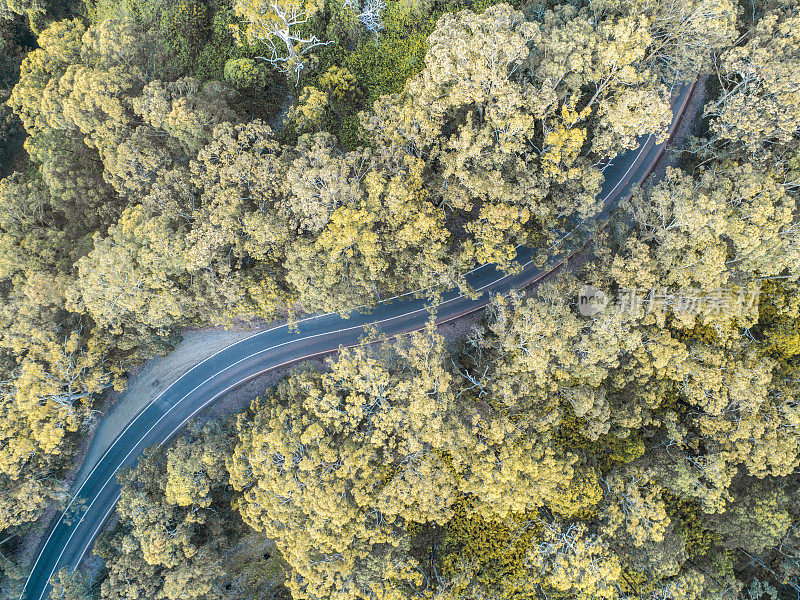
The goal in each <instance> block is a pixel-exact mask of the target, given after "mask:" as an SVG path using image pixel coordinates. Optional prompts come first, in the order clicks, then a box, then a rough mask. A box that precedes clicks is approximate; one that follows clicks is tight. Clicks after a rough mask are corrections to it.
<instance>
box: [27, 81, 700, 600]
mask: <svg viewBox="0 0 800 600" xmlns="http://www.w3.org/2000/svg"><path fill="white" fill-rule="evenodd" d="M693 88H694V84H692V85H686V86H680V87H677V88H676V89H675V91H674V94H673V102H672V108H673V115H674V116H673V121H672V124H671V126H670V136H672V134H673V133H674V131H675V129H676V128H677V125H678V123H679V121H680V119H681V117H682V116H683V113H684V112H685V110H686V106H687V103H688V100H689V98H690V96H691V93H692V90H693ZM665 144H666V142H665V143H663V144H656V143H655V140H654V139H653V138H652V136H648V137H645V138H644V139H642V140H640V144H639V147H638V148H637V149H636V150H634V151H630V152H628V153H625V154H623V155H620V156H618V157H617V158H616V159H615V160H614V161H612V162H611V163H609V164H607V165H606V166H605V167H604V174H605V184H604V185H603V188H602V192H601V195H602V198H603V203H604V209H603V211H602V213H601V214H600V216H599V219H601V220H602V219H605V218H606V217H607V216H608V215H609V213H610V211H611V210H612V209H613V208H614V206H616V204H617V202H618V201H619V199H620V198H623V197H625V196H626V195H627V194H628V193H629V192H630V189H631V186H632V185H634V184H639V183H642V182H643V181H644V180H645V179H646V178H647V176H648V175H649V174H650V172H651V171H652V169H653V167H654V165H655V164H656V162H657V161H658V159H659V158H660V157H661V154H662V153H663V151H664V146H665ZM576 249H577V247H576ZM518 250H519V254H518V259H517V260H518V262H519V263H520V264H521V265H522V269H521V270H520V271H519V272H518V273H517V274H506V273H503V272H501V271H499V270H497V269H496V268H495V267H494V266H493V265H484V266H482V267H480V268H477V269H475V270H473V271H472V272H471V273H470V274H469V276H468V282H469V284H470V285H471V286H472V288H473V289H474V290H475V292H476V293H477V294H476V295H477V297H476V298H469V297H467V296H464V295H462V294H460V293H458V292H456V291H453V292H449V293H448V294H445V295H444V296H443V298H442V301H441V302H440V303H439V304H438V305H437V306H436V307H435V310H436V322H437V324H441V323H446V322H448V321H452V320H454V319H458V318H459V317H462V316H464V315H467V314H469V313H473V312H475V311H479V310H481V309H483V308H484V307H485V306H486V304H487V303H488V302H489V300H490V299H491V297H492V296H494V295H496V294H505V293H508V292H509V291H510V290H512V289H522V288H524V287H527V286H530V285H531V284H534V283H536V282H537V281H538V280H540V279H542V278H543V277H546V276H547V275H548V274H550V273H552V272H553V271H554V270H555V269H557V268H559V266H560V265H561V264H563V263H564V261H565V260H567V259H568V258H569V257H570V256H571V255H572V253H573V252H574V250H573V251H572V252H570V251H563V252H562V253H561V255H560V256H558V257H557V258H556V259H554V261H552V262H551V263H550V265H549V266H548V267H546V268H545V269H537V268H536V267H535V266H534V264H533V262H532V260H531V258H532V252H531V251H530V250H529V249H527V248H519V249H518ZM429 316H430V312H429V310H428V307H427V302H426V301H425V300H420V299H415V298H413V297H412V295H411V294H407V295H406V296H403V297H398V298H394V299H392V301H391V302H385V303H382V304H380V305H379V306H378V307H377V308H376V309H375V310H374V311H373V312H372V313H371V314H352V315H351V316H350V317H349V318H346V319H343V318H342V317H340V316H338V315H336V314H324V315H315V316H312V317H309V318H306V319H303V320H302V321H299V322H298V323H297V328H296V330H291V331H290V329H289V328H288V326H287V325H280V326H277V327H273V328H271V329H267V330H265V331H261V332H259V333H256V334H254V335H252V336H250V337H248V338H245V339H243V340H241V341H239V342H236V343H235V344H232V345H230V346H228V347H227V348H224V349H222V350H220V351H219V352H217V353H216V354H213V355H212V356H210V357H208V358H206V359H205V360H203V361H202V362H200V363H198V364H197V365H195V366H194V367H192V368H191V369H190V370H188V371H187V372H186V373H184V374H183V375H182V376H180V377H179V378H178V379H177V380H176V381H174V382H173V383H172V384H171V385H170V386H169V387H168V388H167V389H166V390H164V391H163V392H162V393H161V394H159V395H158V397H156V398H154V399H153V400H152V401H151V402H150V403H149V404H148V405H147V406H146V407H145V408H144V409H143V410H142V411H141V412H140V413H139V414H137V415H136V416H135V417H134V418H133V419H132V420H131V421H130V422H129V423H128V424H127V426H126V427H125V428H124V429H123V430H122V431H121V432H120V434H119V435H118V436H117V438H116V439H115V440H114V441H113V442H112V443H111V444H110V445H109V446H108V447H107V448H106V449H105V453H104V454H103V455H102V457H101V458H100V460H99V461H98V462H97V464H96V465H95V466H94V468H93V469H92V470H91V472H90V473H89V475H88V476H87V477H85V478H83V479H82V481H79V482H78V484H76V488H75V489H73V490H71V492H72V497H73V498H82V499H84V500H85V502H86V510H85V512H84V513H83V515H82V517H81V518H80V519H79V520H76V521H75V520H74V521H73V522H71V521H70V520H69V519H65V518H64V515H63V513H62V515H61V516H60V517H59V518H58V519H57V520H54V521H55V522H54V523H53V524H52V525H51V527H50V530H49V532H48V537H47V540H46V542H45V544H44V546H43V547H42V549H41V551H40V553H39V555H38V557H37V559H36V562H35V563H34V566H33V569H32V571H31V574H30V575H29V577H28V579H27V581H26V583H25V587H24V588H23V596H25V598H26V600H43V598H45V597H46V596H47V595H48V594H49V591H50V585H49V580H50V577H51V576H52V575H53V574H54V573H56V572H57V571H58V570H60V569H61V568H64V567H70V568H75V567H76V566H77V565H78V564H79V563H80V561H81V559H82V558H83V557H84V555H85V554H86V553H87V551H88V550H89V548H90V547H91V545H92V542H93V541H94V539H95V537H96V536H97V534H98V532H99V531H100V529H101V528H102V527H103V524H104V523H105V521H106V520H107V519H108V517H109V515H111V513H112V511H113V510H114V508H115V506H116V504H117V500H118V499H119V495H120V488H119V485H118V484H117V480H116V474H117V472H118V471H119V470H120V469H121V468H124V467H127V466H130V465H132V464H133V463H135V462H136V460H137V459H138V458H139V456H141V454H142V451H143V450H144V449H145V448H147V447H149V446H152V445H154V444H163V443H165V442H167V441H168V440H170V439H171V438H172V437H173V436H174V435H175V434H176V433H177V432H178V431H179V430H180V429H181V428H182V427H183V426H184V425H185V424H186V423H187V421H189V420H190V419H191V418H192V417H194V416H195V415H197V414H198V413H199V412H200V411H202V410H203V409H204V408H206V407H207V406H208V405H209V404H211V403H212V402H214V401H215V400H216V399H218V398H219V397H221V396H222V395H224V394H225V393H226V392H228V391H230V390H232V389H234V388H236V387H238V386H240V385H241V384H243V383H245V382H246V381H248V380H250V379H252V378H254V377H256V376H258V375H260V374H262V373H264V372H265V371H269V370H271V369H274V368H277V367H280V366H283V365H286V364H288V363H293V362H297V361H301V360H303V359H307V358H310V357H313V356H316V355H319V354H324V353H328V352H331V351H333V350H336V349H337V348H339V347H340V346H352V345H355V344H357V343H358V342H359V340H360V338H361V337H362V335H363V329H364V326H366V325H371V324H375V325H378V326H379V329H380V331H381V332H382V333H384V334H387V335H389V336H393V335H399V334H402V333H406V332H409V331H414V330H417V329H421V328H423V327H424V326H425V323H426V321H427V320H428V318H429ZM71 504H72V503H70V505H71ZM69 508H70V507H68V508H67V510H69Z"/></svg>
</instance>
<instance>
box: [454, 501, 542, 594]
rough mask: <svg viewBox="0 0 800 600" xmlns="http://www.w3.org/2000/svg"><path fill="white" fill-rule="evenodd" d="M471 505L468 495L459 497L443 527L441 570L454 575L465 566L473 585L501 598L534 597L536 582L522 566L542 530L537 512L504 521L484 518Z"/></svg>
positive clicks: (459, 572) (515, 515)
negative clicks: (491, 591) (448, 520)
mask: <svg viewBox="0 0 800 600" xmlns="http://www.w3.org/2000/svg"><path fill="white" fill-rule="evenodd" d="M473 504H474V502H473V501H472V500H471V499H470V498H468V497H466V496H463V497H461V498H460V499H459V500H458V502H456V504H455V506H454V510H455V514H454V516H453V518H452V519H451V520H450V522H449V523H447V525H446V526H445V536H444V541H443V543H442V546H443V550H442V559H441V568H442V571H443V573H444V574H445V575H446V576H447V577H453V578H455V577H457V576H458V575H460V574H461V573H462V571H463V570H465V566H466V565H468V568H469V569H471V571H472V575H473V576H472V582H473V584H475V583H477V584H478V586H482V587H485V588H486V589H490V590H494V591H495V592H497V593H498V595H499V597H500V598H504V599H505V598H508V599H510V598H514V599H523V598H525V599H527V598H536V593H535V590H534V584H535V583H536V581H535V580H533V579H531V573H530V572H529V571H528V570H527V569H526V567H525V558H526V556H527V553H528V551H529V550H530V548H531V546H532V545H533V544H535V543H536V532H537V531H539V530H540V529H541V525H540V523H539V521H538V519H537V517H536V515H533V514H514V515H512V516H510V517H509V518H508V519H504V520H503V521H487V520H486V519H484V518H482V517H481V516H480V515H479V514H478V513H476V512H475V510H474V508H473ZM454 591H455V590H454ZM454 596H455V597H458V594H454Z"/></svg>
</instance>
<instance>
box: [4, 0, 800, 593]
mask: <svg viewBox="0 0 800 600" xmlns="http://www.w3.org/2000/svg"><path fill="white" fill-rule="evenodd" d="M799 11H800V7H798V5H797V3H796V2H795V1H792V0H770V1H764V2H756V1H747V2H744V1H742V2H736V1H735V0H688V1H684V2H677V1H673V0H660V1H655V2H654V1H644V0H591V1H579V2H573V3H569V4H556V3H553V2H544V3H542V2H522V1H521V0H520V1H516V2H513V3H511V4H507V3H495V2H490V1H488V0H453V1H452V2H444V0H421V1H413V0H385V1H384V0H364V2H359V1H358V0H343V1H340V0H330V1H329V2H327V3H322V2H313V1H308V2H302V1H300V0H273V1H270V2H266V1H264V0H247V1H245V0H235V1H232V0H213V1H209V2H201V1H199V0H181V1H180V2H175V3H173V2H166V1H165V0H86V1H85V2H65V1H61V0H0V46H2V48H1V49H2V50H3V52H0V93H1V94H2V95H3V100H7V102H4V104H3V105H2V108H0V140H2V142H1V143H2V151H0V160H1V161H2V162H3V169H2V174H3V175H5V176H4V178H3V179H2V180H0V249H2V252H0V295H2V301H0V353H1V355H2V361H1V362H0V369H1V370H2V372H3V376H2V377H0V423H2V424H3V425H2V427H0V539H3V540H4V541H3V542H2V543H0V567H1V568H2V572H3V575H2V578H3V579H2V582H1V583H0V587H2V594H3V595H4V597H5V596H8V597H11V596H13V595H14V594H15V591H14V590H15V589H16V588H15V587H14V585H15V584H14V582H15V581H19V579H20V577H21V576H22V574H23V570H22V569H21V568H20V567H19V566H18V565H15V564H14V562H13V560H12V559H13V558H14V554H15V549H16V548H17V546H18V545H19V542H20V540H21V539H22V538H21V536H22V535H23V534H25V533H26V532H29V531H30V530H31V527H32V524H33V523H35V522H36V520H37V519H38V518H40V517H41V516H42V515H43V514H44V512H45V510H46V509H47V507H48V506H54V505H55V506H58V505H59V503H63V502H64V500H65V499H66V498H67V496H68V495H67V490H66V488H65V486H64V484H63V478H64V475H65V473H66V471H67V470H68V469H69V467H70V464H71V460H72V458H73V455H74V452H75V449H76V447H77V444H78V442H79V440H80V439H81V437H82V436H83V435H84V434H85V433H87V432H88V431H90V430H91V428H92V426H93V423H94V421H95V419H97V417H98V413H99V408H98V407H101V406H102V398H103V394H104V393H105V392H106V391H108V390H110V389H112V388H115V389H122V388H123V387H124V385H125V379H126V377H127V376H128V374H129V373H130V371H131V370H132V369H133V368H135V367H137V366H139V365H141V364H142V363H143V362H144V361H145V360H147V359H148V358H150V357H152V356H155V355H158V354H164V353H166V352H168V351H169V350H170V349H171V348H173V347H174V345H175V344H176V343H177V341H178V340H179V338H180V332H181V331H182V330H183V329H184V328H186V327H191V326H198V325H218V324H224V323H230V322H232V321H234V320H240V321H252V320H254V319H261V320H263V321H271V320H274V319H278V318H287V317H288V318H292V317H293V316H295V315H297V314H300V313H313V312H318V311H330V312H339V313H341V314H347V313H349V312H350V311H352V310H354V309H359V308H362V309H363V308H365V307H369V306H372V305H374V304H375V303H376V302H378V301H380V300H381V299H383V298H385V297H387V296H392V295H394V294H397V293H403V292H408V291H414V290H423V291H422V292H420V293H421V294H423V295H429V296H431V297H435V296H436V295H437V294H438V293H441V292H442V291H444V290H446V289H451V288H454V287H458V288H460V289H461V290H462V291H464V292H465V293H469V291H470V290H469V286H468V284H467V281H466V279H465V274H466V273H467V272H468V271H469V270H470V269H472V268H474V267H476V266H478V265H481V264H485V263H495V264H497V265H498V266H499V268H501V269H503V270H506V271H509V272H510V271H514V270H516V269H518V268H519V265H518V264H517V262H516V257H517V255H516V252H517V247H518V246H519V245H526V246H529V247H531V248H533V249H534V250H535V251H537V252H538V254H537V256H538V257H540V258H541V259H542V260H545V261H546V259H547V256H546V252H545V251H546V250H547V249H549V248H552V247H553V245H554V243H555V242H556V241H557V240H560V239H562V238H563V236H564V234H565V232H568V231H570V230H572V229H574V228H575V227H576V225H577V224H579V223H583V222H587V221H589V222H593V220H594V219H595V218H596V217H597V216H598V215H599V213H600V212H601V210H602V209H603V208H604V206H603V203H602V199H601V198H599V197H598V193H599V191H600V189H601V186H602V184H603V181H604V175H603V167H604V166H605V165H606V164H607V162H608V161H609V160H612V159H614V158H615V157H617V156H619V155H620V154H622V153H624V152H626V151H628V150H631V149H633V148H636V147H637V145H638V143H639V139H640V138H641V136H644V135H652V136H653V137H654V138H655V140H656V141H659V142H660V141H664V140H665V139H666V136H667V130H668V127H669V125H670V123H671V122H672V119H673V114H672V109H671V104H670V100H671V98H672V92H673V90H674V88H675V86H676V85H680V84H682V83H687V82H691V81H694V80H696V79H698V78H700V80H702V81H704V82H705V89H706V91H707V98H706V99H705V107H704V110H703V114H702V119H701V120H700V121H699V122H698V123H696V124H695V128H694V134H695V135H694V136H693V137H692V138H691V140H689V142H688V143H686V144H685V145H684V148H683V152H682V154H681V156H680V157H678V159H677V160H675V161H674V165H675V167H674V168H670V169H668V170H667V172H666V174H665V175H664V176H663V177H661V179H660V180H659V181H657V182H654V183H652V184H649V185H647V186H645V187H644V188H642V189H637V190H636V191H635V192H634V193H633V194H632V195H631V197H630V198H628V199H625V201H624V202H622V203H621V204H620V206H619V207H618V210H617V211H616V214H615V215H614V217H613V219H612V221H611V223H610V224H609V225H608V226H607V227H606V228H605V229H603V230H598V232H597V233H596V235H594V236H593V237H592V239H591V240H590V243H589V245H588V246H587V247H586V248H585V249H584V251H583V254H582V256H584V257H585V260H584V261H582V262H580V263H579V265H578V266H577V267H576V268H575V269H573V270H572V271H570V272H568V273H564V274H562V275H561V276H559V277H558V278H555V279H553V280H551V281H550V282H548V283H547V284H545V285H542V286H540V287H539V288H537V289H536V290H535V291H534V292H533V293H532V294H530V295H529V297H527V298H523V297H522V296H517V295H515V296H512V297H511V298H506V299H496V300H495V301H494V302H493V303H492V305H491V306H490V307H489V309H488V312H487V315H486V316H485V318H484V319H483V320H482V321H481V322H480V324H479V325H478V326H476V328H475V329H474V331H473V332H472V333H471V334H470V336H469V337H468V338H467V339H465V340H462V342H461V344H460V345H458V346H457V347H456V346H453V345H452V344H451V345H449V346H448V345H446V344H445V342H444V340H443V339H442V338H441V337H440V335H439V334H438V333H437V332H436V331H435V330H433V329H431V328H429V329H427V330H426V331H424V332H420V333H418V334H415V335H414V336H411V338H410V339H407V340H402V341H400V342H397V343H393V344H389V343H365V344H364V345H362V346H360V347H358V348H356V349H352V350H348V351H343V352H342V353H341V354H340V355H339V356H338V357H337V358H336V359H335V360H333V361H332V362H331V364H330V369H329V370H328V371H326V372H323V373H318V372H302V373H297V374H294V375H292V376H290V377H289V378H288V379H287V380H286V381H285V382H283V383H282V384H281V385H280V386H278V387H277V388H275V389H271V390H268V391H266V392H265V393H264V394H263V395H262V396H261V397H260V398H259V399H258V400H257V401H255V402H254V403H253V405H252V407H251V409H250V411H248V412H247V413H245V414H243V415H240V416H239V417H238V419H237V420H236V421H235V422H234V421H226V422H224V423H219V424H217V425H216V426H214V427H210V428H207V429H202V430H197V431H192V432H190V434H189V435H188V436H187V437H186V438H185V439H183V440H182V441H180V442H178V443H177V444H176V445H174V446H173V447H171V448H169V449H168V450H162V451H158V452H153V453H150V454H148V455H147V456H146V457H145V458H143V459H142V461H141V462H140V465H139V466H138V467H137V468H136V469H135V470H133V471H131V472H130V473H128V474H126V475H125V476H124V477H123V478H122V482H123V484H124V490H125V491H124V492H123V497H122V500H121V503H120V506H119V510H118V514H119V517H120V521H119V524H118V525H117V527H116V528H115V529H114V531H113V532H112V533H110V534H108V535H106V536H105V538H104V539H103V541H101V542H99V543H98V545H97V552H98V554H99V555H101V556H102V557H103V558H104V559H105V564H106V567H105V571H103V573H102V576H101V578H100V579H101V581H99V583H98V582H95V583H96V585H95V587H94V588H92V587H91V584H92V582H90V581H88V580H87V579H86V576H84V575H81V574H78V575H71V576H67V575H65V576H64V577H63V579H62V582H61V584H59V585H58V586H56V588H55V592H54V593H55V594H56V597H65V596H71V595H73V594H77V595H78V596H80V597H82V598H83V597H85V596H81V594H88V593H89V592H86V590H87V589H92V590H95V591H92V592H91V593H92V594H94V593H95V592H96V589H97V586H98V585H99V589H100V592H99V593H100V595H101V596H107V597H109V598H111V597H113V598H119V599H122V598H156V597H158V598H162V597H163V598H168V599H170V600H185V599H187V598H198V599H199V598H210V597H215V598H222V597H231V598H234V597H236V598H239V597H244V596H245V595H251V596H252V595H255V596H259V597H260V596H264V597H266V595H267V594H272V593H275V594H291V595H292V597H294V598H296V599H297V600H300V599H302V598H321V597H325V598H364V599H370V600H371V599H373V598H375V599H377V598H386V599H389V598H414V597H420V598H422V597H426V598H432V597H435V596H436V597H441V598H445V597H453V598H461V597H473V598H480V597H486V598H490V597H492V598H494V597H508V598H512V597H513V598H534V597H535V598H541V597H548V598H589V597H599V598H641V599H644V598H651V599H652V598H663V599H667V598H672V599H673V600H679V599H681V600H683V599H690V598H698V599H699V598H715V597H716V598H737V597H744V598H748V599H749V600H756V599H759V600H761V599H762V598H764V597H770V594H772V597H785V594H787V593H789V590H800V583H799V582H798V581H797V576H798V568H800V567H798V563H797V560H798V559H797V552H798V550H797V540H796V528H797V519H798V516H797V514H796V505H797V494H798V491H797V490H798V488H797V475H796V469H797V467H798V464H800V440H799V439H798V430H797V428H798V426H800V415H799V414H798V412H797V395H798V389H797V381H798V364H799V363H798V360H800V359H798V354H799V353H800V320H799V313H798V311H800V295H798V291H797V289H798V288H797V278H798V275H800V235H799V234H800V225H799V224H798V205H797V202H798V194H799V193H800V191H799V187H800V155H799V154H798V153H799V152H800V111H798V106H800V89H799V88H798V85H797V82H798V81H800V66H799V65H800V12H799ZM23 140H24V143H23ZM585 286H592V287H593V288H596V289H599V290H604V293H605V294H607V295H608V296H609V297H620V295H621V294H623V293H624V292H625V291H626V290H646V291H647V290H654V289H658V288H661V289H667V288H669V289H671V290H675V289H681V290H691V293H692V294H694V295H695V296H697V297H699V298H700V300H699V301H698V302H697V303H696V304H698V306H700V308H699V309H697V310H692V311H681V310H677V309H676V308H675V307H674V306H672V307H670V306H666V305H665V306H662V307H661V308H660V309H659V310H655V311H654V310H634V311H623V310H622V309H621V308H620V307H619V306H618V305H616V304H612V305H611V306H610V307H609V308H608V309H607V310H605V311H601V312H600V313H598V314H594V315H586V314H583V313H582V312H581V310H580V308H581V306H580V304H579V299H578V297H577V295H576V294H577V293H578V290H580V289H581V288H582V287H585ZM720 290H725V291H726V292H730V293H733V294H734V295H736V296H737V297H739V296H747V297H748V298H750V299H751V301H749V302H746V303H743V304H742V303H740V304H737V305H736V306H735V307H734V308H731V307H729V309H728V310H717V309H712V308H708V307H709V306H711V307H717V308H718V307H719V301H718V299H717V301H716V304H714V303H712V302H711V299H712V298H717V296H718V295H719V293H720ZM665 301H666V298H665ZM704 307H705V308H704ZM266 548H269V549H270V550H269V551H267V550H265V549H266ZM266 555H269V556H267V557H266V558H265V556H266ZM231 556H233V557H236V559H235V560H233V559H230V557H231ZM229 560H233V563H232V564H236V565H237V567H236V568H237V569H238V571H237V573H240V574H241V577H239V578H238V579H236V581H233V580H231V573H230V572H229V569H227V568H226V561H229ZM284 572H285V573H287V576H286V577H285V578H284V577H283V575H282V574H283V573H284ZM270 590H271V591H270ZM59 594H61V596H59ZM782 594H783V595H782Z"/></svg>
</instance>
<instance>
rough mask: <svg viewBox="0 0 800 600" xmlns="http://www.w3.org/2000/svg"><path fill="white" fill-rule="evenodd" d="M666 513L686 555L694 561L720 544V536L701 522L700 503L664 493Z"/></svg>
mask: <svg viewBox="0 0 800 600" xmlns="http://www.w3.org/2000/svg"><path fill="white" fill-rule="evenodd" d="M663 499H664V502H665V503H666V505H667V513H668V514H669V517H670V519H671V520H672V522H673V523H675V524H676V525H677V528H678V531H679V532H680V534H681V536H683V538H684V540H685V543H686V554H687V555H688V556H689V558H690V559H692V560H696V559H700V558H702V557H704V556H705V555H706V554H707V553H708V552H709V550H710V549H711V548H712V547H713V546H716V545H717V544H719V543H720V541H721V539H722V538H721V536H720V535H719V534H717V533H715V532H713V531H711V530H710V529H707V528H706V527H705V526H704V525H703V522H702V514H703V513H702V511H701V510H700V503H699V502H698V501H696V500H693V499H688V498H680V497H678V496H675V495H674V494H672V493H670V492H664V495H663Z"/></svg>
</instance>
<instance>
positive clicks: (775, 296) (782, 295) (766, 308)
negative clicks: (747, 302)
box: [758, 280, 800, 360]
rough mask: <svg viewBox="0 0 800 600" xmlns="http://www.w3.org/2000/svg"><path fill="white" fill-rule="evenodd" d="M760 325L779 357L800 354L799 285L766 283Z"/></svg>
mask: <svg viewBox="0 0 800 600" xmlns="http://www.w3.org/2000/svg"><path fill="white" fill-rule="evenodd" d="M758 316H759V319H758V324H759V326H760V327H762V328H763V331H764V334H765V336H766V338H767V340H768V343H769V350H770V353H771V354H772V355H773V356H775V357H776V358H778V359H779V360H781V359H782V360H788V359H790V358H792V357H794V356H797V355H798V354H800V294H798V293H797V284H794V283H783V282H781V281H770V280H767V281H765V282H764V284H763V287H762V289H761V303H760V304H759V315H758Z"/></svg>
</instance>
